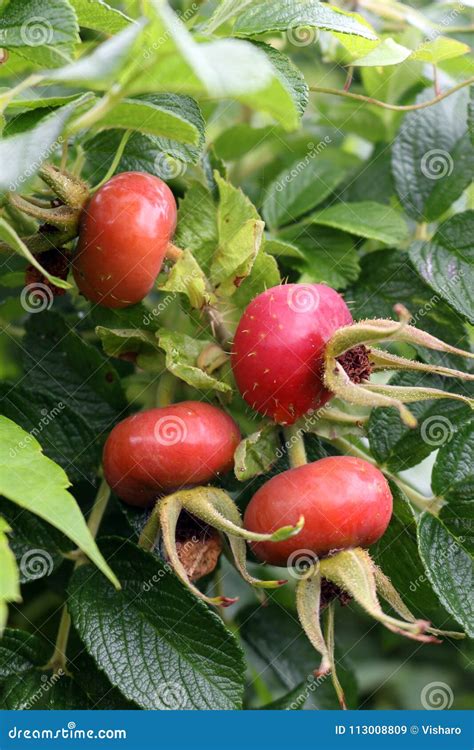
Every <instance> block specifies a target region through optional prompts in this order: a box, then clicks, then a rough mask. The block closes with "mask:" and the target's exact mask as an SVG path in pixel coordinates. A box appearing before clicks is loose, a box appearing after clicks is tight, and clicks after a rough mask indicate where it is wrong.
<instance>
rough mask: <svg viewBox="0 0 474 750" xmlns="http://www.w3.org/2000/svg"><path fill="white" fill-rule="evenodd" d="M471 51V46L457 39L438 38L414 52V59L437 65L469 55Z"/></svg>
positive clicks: (425, 43)
mask: <svg viewBox="0 0 474 750" xmlns="http://www.w3.org/2000/svg"><path fill="white" fill-rule="evenodd" d="M470 51H471V48H470V47H469V45H467V44H464V43H463V42H459V41H458V40H457V39H451V38H450V37H447V36H437V37H436V38H435V39H430V40H429V41H427V42H424V43H423V44H421V45H420V46H419V47H417V48H416V49H415V50H413V52H412V58H413V59H414V60H421V61H422V62H426V63H431V64H432V65H437V64H438V63H440V62H442V61H443V60H450V59H452V58H453V57H460V56H461V55H467V54H468V53H469V52H470Z"/></svg>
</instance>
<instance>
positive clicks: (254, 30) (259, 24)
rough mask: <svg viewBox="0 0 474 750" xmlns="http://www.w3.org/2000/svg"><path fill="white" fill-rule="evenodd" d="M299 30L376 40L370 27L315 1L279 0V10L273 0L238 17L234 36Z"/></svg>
mask: <svg viewBox="0 0 474 750" xmlns="http://www.w3.org/2000/svg"><path fill="white" fill-rule="evenodd" d="M298 26H306V27H307V26H314V27H316V28H318V29H326V30H328V31H338V32H340V33H342V34H356V35H358V36H363V37H366V38H367V39H376V36H375V34H373V32H372V31H371V30H370V29H369V28H368V27H367V26H365V25H363V24H361V23H359V21H357V19H355V18H354V17H353V15H352V14H350V13H341V12H337V9H335V8H332V7H329V6H328V5H327V4H326V3H319V2H315V1H314V0H306V1H305V0H280V2H278V4H277V5H276V6H275V3H274V2H271V0H264V2H261V3H258V4H257V5H255V6H254V7H253V8H249V9H247V10H245V11H244V12H243V13H242V15H240V16H239V18H238V19H237V22H236V24H235V26H234V33H235V34H240V35H241V36H254V35H256V34H263V33H264V32H266V31H286V29H294V28H297V27H298Z"/></svg>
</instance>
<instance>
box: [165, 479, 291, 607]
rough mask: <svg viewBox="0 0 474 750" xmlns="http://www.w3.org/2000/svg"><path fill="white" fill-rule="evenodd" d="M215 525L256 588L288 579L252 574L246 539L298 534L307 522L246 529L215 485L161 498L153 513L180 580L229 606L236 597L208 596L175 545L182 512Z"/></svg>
mask: <svg viewBox="0 0 474 750" xmlns="http://www.w3.org/2000/svg"><path fill="white" fill-rule="evenodd" d="M183 510H185V511H187V512H188V513H190V514H191V515H192V516H195V517H196V518H198V519H200V520H201V521H203V522H204V523H206V524H208V525H209V526H212V527H213V528H215V529H217V530H218V531H220V532H222V533H223V534H225V535H226V536H227V539H228V541H229V545H230V548H231V551H232V554H233V557H234V562H235V565H236V567H237V569H238V570H239V572H240V574H241V575H242V577H243V578H244V579H245V580H246V581H247V582H248V583H250V584H251V585H252V586H255V587H257V588H277V587H278V586H281V585H282V584H283V583H286V581H283V580H277V581H265V580H260V579H258V578H254V576H252V575H250V573H249V572H248V570H247V565H246V556H247V555H246V552H247V549H246V545H245V540H249V541H255V542H268V541H284V540H285V539H289V538H290V537H291V536H294V535H295V534H297V533H299V531H300V530H301V529H302V527H303V524H304V519H303V518H301V519H300V520H299V522H298V524H297V525H296V526H284V527H283V528H281V529H277V531H275V532H273V533H272V534H256V533H254V532H251V531H247V530H246V529H244V528H243V525H242V518H241V515H240V512H239V510H238V508H237V506H236V505H235V503H234V501H233V500H232V499H231V498H230V497H229V495H228V494H227V493H226V492H224V491H223V490H220V489H218V488H216V487H194V488H192V489H189V490H180V491H179V492H175V493H173V494H172V495H168V497H165V498H163V499H161V500H159V501H158V503H157V505H156V508H155V510H154V511H153V513H154V514H158V516H159V523H160V528H161V538H162V544H163V548H164V551H165V554H166V557H167V558H168V560H169V563H170V565H171V566H172V568H173V569H174V571H175V573H176V575H177V576H178V578H180V580H181V581H182V582H183V583H184V584H185V585H186V586H187V587H188V588H189V589H190V590H191V591H192V592H193V593H194V594H195V595H196V596H198V597H199V598H200V599H202V600H203V601H205V602H207V603H208V604H214V605H216V606H221V607H227V606H229V605H230V604H233V603H234V602H235V601H237V600H236V599H232V598H229V597H225V596H217V597H208V596H206V595H205V594H203V592H202V591H200V590H199V589H198V588H197V587H196V586H194V584H193V583H192V581H191V580H190V577H189V575H188V572H187V571H186V569H185V567H184V565H183V564H182V561H181V559H180V556H179V552H178V549H177V546H176V526H177V523H178V518H179V516H180V513H181V511H183Z"/></svg>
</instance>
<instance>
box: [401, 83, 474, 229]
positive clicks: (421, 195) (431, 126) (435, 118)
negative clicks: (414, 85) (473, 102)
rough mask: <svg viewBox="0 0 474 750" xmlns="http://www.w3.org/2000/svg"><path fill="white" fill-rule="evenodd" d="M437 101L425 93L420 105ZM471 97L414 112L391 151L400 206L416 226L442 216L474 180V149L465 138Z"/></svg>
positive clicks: (458, 96)
mask: <svg viewBox="0 0 474 750" xmlns="http://www.w3.org/2000/svg"><path fill="white" fill-rule="evenodd" d="M432 95H433V92H432V90H431V91H426V92H423V94H421V95H420V96H419V97H418V98H417V101H418V102H422V101H425V100H426V99H429V98H431V97H432ZM466 112H467V94H466V92H465V91H460V92H459V93H458V94H456V95H454V96H451V97H449V99H448V100H446V99H445V100H443V101H441V102H439V103H438V104H436V105H434V106H432V107H428V108H426V109H421V110H417V111H414V112H409V113H408V114H407V115H406V117H405V119H404V121H403V124H402V126H401V128H400V131H399V133H398V135H397V137H396V139H395V142H394V145H393V148H392V169H393V175H394V178H395V185H396V189H397V192H398V196H399V198H400V201H401V202H402V205H403V207H404V208H405V210H406V212H407V213H408V214H409V216H411V217H412V218H413V219H415V220H416V221H432V220H434V219H437V218H438V217H439V216H441V215H442V214H443V213H444V212H445V211H446V210H447V209H448V208H449V207H450V205H451V204H452V203H453V202H454V201H455V200H456V199H457V198H458V197H459V196H460V195H461V193H462V192H463V190H464V189H465V188H466V187H467V186H468V185H469V183H470V182H471V180H472V173H473V171H474V149H473V147H472V145H471V143H470V141H469V138H468V137H467V134H466Z"/></svg>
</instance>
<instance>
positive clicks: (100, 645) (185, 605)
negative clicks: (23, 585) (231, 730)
mask: <svg viewBox="0 0 474 750" xmlns="http://www.w3.org/2000/svg"><path fill="white" fill-rule="evenodd" d="M104 549H105V550H106V553H107V555H108V557H110V560H111V564H112V565H113V566H114V569H115V570H117V573H118V576H119V578H120V580H121V581H122V584H123V589H122V591H121V592H116V591H114V590H113V589H112V587H111V586H109V585H108V584H107V583H106V582H105V580H104V579H103V578H102V577H101V576H99V575H95V573H94V572H91V570H90V568H88V567H86V566H82V567H81V568H79V569H78V570H76V572H75V573H74V575H73V577H72V579H71V582H70V585H69V599H68V608H69V611H70V613H71V616H72V620H73V623H74V626H75V628H76V630H77V632H78V633H79V636H80V637H81V639H82V640H83V642H84V644H85V646H86V648H87V650H88V652H89V653H90V654H91V655H92V656H93V658H94V660H95V661H96V663H97V665H98V667H99V668H100V669H101V670H103V671H104V672H105V674H106V675H107V677H108V678H109V680H110V682H111V683H112V684H113V685H115V686H116V687H118V688H119V690H120V691H121V692H122V693H123V695H125V696H126V697H127V698H128V699H129V700H133V701H135V702H136V703H137V704H138V705H139V706H140V707H141V708H144V709H213V710H215V709H237V708H240V706H241V701H242V691H243V672H244V664H243V659H242V653H241V651H240V648H239V646H238V645H237V642H236V640H235V638H234V636H233V635H232V633H231V632H230V631H229V630H227V629H226V628H225V626H224V624H223V622H222V620H221V619H220V618H219V617H218V615H217V614H215V613H214V612H212V611H211V610H209V609H208V608H207V607H206V606H205V605H204V604H203V603H202V602H200V601H198V600H197V599H196V598H195V597H194V596H193V595H192V594H191V593H190V592H188V591H187V590H186V588H185V587H183V586H182V585H181V584H180V583H179V581H178V580H177V578H175V576H174V575H172V574H171V573H170V572H169V567H168V566H165V565H163V563H161V562H160V561H159V560H158V559H157V558H156V557H154V556H152V555H151V554H149V553H146V552H144V551H143V550H141V549H139V548H138V547H136V546H135V545H134V544H132V543H131V542H128V541H124V540H123V539H116V540H108V541H107V543H106V546H105V545H104ZM178 604H179V606H178ZM183 612H186V616H185V617H184V618H183ZM137 674H140V679H139V680H137Z"/></svg>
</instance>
